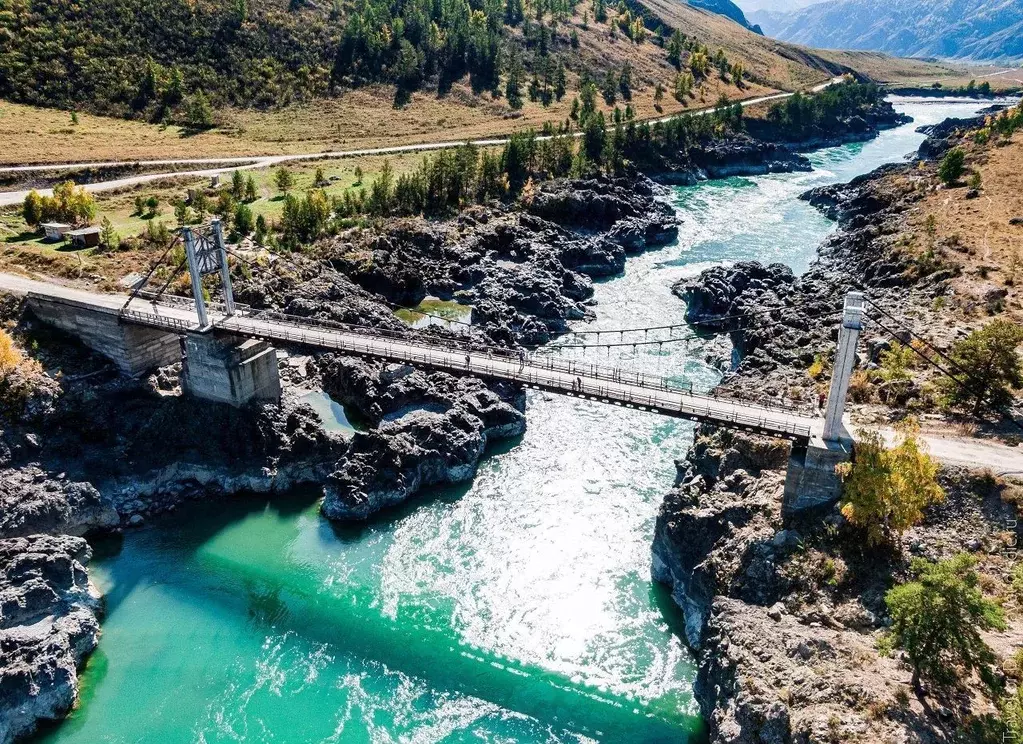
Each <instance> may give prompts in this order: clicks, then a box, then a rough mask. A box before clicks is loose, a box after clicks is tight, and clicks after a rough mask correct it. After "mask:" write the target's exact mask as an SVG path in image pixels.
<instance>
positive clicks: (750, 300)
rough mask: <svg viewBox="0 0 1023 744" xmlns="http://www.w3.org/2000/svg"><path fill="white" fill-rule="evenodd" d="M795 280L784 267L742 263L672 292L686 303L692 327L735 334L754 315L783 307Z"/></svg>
mask: <svg viewBox="0 0 1023 744" xmlns="http://www.w3.org/2000/svg"><path fill="white" fill-rule="evenodd" d="M795 279H796V278H795V276H794V275H793V273H792V269H790V268H789V267H788V266H786V265H784V264H780V263H776V264H770V265H769V266H764V265H763V264H761V263H759V262H756V261H740V262H739V263H737V264H735V265H733V266H714V267H712V268H710V269H707V270H706V271H704V272H703V273H702V274H700V276H699V277H698V278H696V279H692V280H683V281H681V282H678V283H677V284H675V286H674V287H672V292H673V293H674V294H675V295H676V296H677V297H679V298H680V299H681V300H682V301H683V302H685V303H686V315H685V319H686V322H687V323H689V324H690V325H692V326H695V327H696V328H697V329H699V330H705V331H731V330H735V329H736V328H739V327H740V326H741V325H742V320H743V319H744V318H746V317H747V316H749V315H751V314H752V313H756V312H758V311H760V310H763V309H764V308H770V307H778V306H780V305H781V304H782V300H781V298H783V297H785V296H786V295H787V294H788V290H789V289H790V288H791V286H792V284H793V282H795Z"/></svg>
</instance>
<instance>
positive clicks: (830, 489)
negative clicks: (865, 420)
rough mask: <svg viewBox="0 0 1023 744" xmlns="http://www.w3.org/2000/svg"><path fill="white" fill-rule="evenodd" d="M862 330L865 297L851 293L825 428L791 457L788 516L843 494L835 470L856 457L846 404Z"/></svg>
mask: <svg viewBox="0 0 1023 744" xmlns="http://www.w3.org/2000/svg"><path fill="white" fill-rule="evenodd" d="M862 330H863V294H862V293H861V292H850V293H849V294H848V295H846V298H845V312H844V315H843V317H842V325H841V327H840V328H839V331H838V348H837V349H836V351H835V364H834V368H833V371H832V373H831V388H830V389H829V391H828V402H827V407H826V409H825V415H824V425H823V427H821V428H820V429H819V430H814V431H813V432H812V435H811V437H810V441H809V443H808V444H807V445H806V446H805V447H793V448H792V454H791V455H790V456H789V468H788V472H787V473H786V476H785V497H784V508H783V511H784V512H785V513H786V514H794V513H798V512H801V511H805V510H807V509H814V508H817V507H823V506H830V505H831V504H834V503H835V502H836V501H838V499H839V498H840V497H841V495H842V481H841V479H840V478H839V477H838V474H837V473H836V472H835V468H836V467H837V466H838V465H840V464H841V463H843V462H849V461H850V460H851V459H852V456H853V438H852V435H851V434H850V433H849V430H848V428H847V427H846V422H845V402H846V396H847V395H848V394H849V382H850V380H851V379H852V373H853V369H854V368H855V366H856V344H857V342H858V341H859V337H860V331H862Z"/></svg>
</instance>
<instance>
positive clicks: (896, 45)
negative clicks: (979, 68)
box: [749, 0, 1023, 62]
mask: <svg viewBox="0 0 1023 744" xmlns="http://www.w3.org/2000/svg"><path fill="white" fill-rule="evenodd" d="M749 19H750V22H756V23H758V24H759V25H760V26H761V28H762V29H763V30H764V32H765V33H766V34H768V35H769V36H772V37H774V38H777V39H779V40H781V41H786V42H790V43H796V44H806V45H809V46H814V47H818V48H825V49H854V50H872V51H879V52H884V53H886V54H893V55H897V56H902V57H917V58H928V57H937V58H942V59H965V60H972V61H990V62H1012V61H1017V60H1021V59H1023V0H937V1H935V0H890V2H885V3H883V4H880V3H878V2H876V0H827V1H826V2H823V3H819V4H816V5H811V6H809V7H806V8H803V9H801V10H796V11H792V12H780V13H779V12H774V11H763V10H760V11H755V12H752V13H750V14H749Z"/></svg>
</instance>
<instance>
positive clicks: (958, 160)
mask: <svg viewBox="0 0 1023 744" xmlns="http://www.w3.org/2000/svg"><path fill="white" fill-rule="evenodd" d="M965 171H966V153H965V152H963V151H962V149H961V148H959V147H953V148H952V149H951V150H949V151H948V152H947V153H946V154H945V157H944V158H943V159H942V161H941V165H939V166H938V178H940V179H941V182H942V183H944V184H945V185H946V186H952V185H954V184H956V183H958V182H959V179H960V178H961V177H962V175H963V173H964V172H965Z"/></svg>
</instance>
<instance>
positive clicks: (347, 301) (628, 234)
mask: <svg viewBox="0 0 1023 744" xmlns="http://www.w3.org/2000/svg"><path fill="white" fill-rule="evenodd" d="M662 189H663V187H660V186H657V185H656V184H654V183H653V182H651V181H649V180H648V179H645V178H643V177H641V176H634V177H630V178H605V177H601V178H592V179H584V180H566V179H559V180H554V181H550V182H547V183H544V184H542V185H540V186H539V187H538V188H536V189H535V190H534V191H533V192H531V194H530V196H529V197H528V198H524V199H523V202H522V204H521V208H519V209H515V208H512V207H510V206H502V205H494V206H490V207H483V206H476V207H471V208H469V209H467V210H465V211H464V212H462V213H461V214H460V215H459V217H458V219H457V220H445V221H430V220H425V219H414V218H413V219H396V220H389V221H387V223H385V224H384V225H382V226H380V227H378V228H372V229H357V230H350V231H348V232H346V233H344V234H342V235H340V236H338V238H336V239H333V240H328V241H325V242H324V243H322V244H321V246H320V250H319V253H320V254H321V257H322V258H323V259H325V260H327V261H329V263H330V264H331V265H332V266H333V267H334V268H335V269H336V271H334V272H332V271H330V270H329V269H323V268H322V267H321V265H320V264H319V262H318V260H310V259H309V258H306V257H302V256H293V257H292V258H291V259H290V260H289V261H288V266H287V267H286V270H285V271H283V272H281V273H280V275H277V276H273V277H270V278H267V277H265V276H263V275H262V274H259V275H257V274H254V275H253V276H252V278H251V279H248V280H245V281H243V282H242V284H243V285H245V287H246V288H245V289H243V290H242V291H241V292H240V295H239V296H240V298H241V299H242V300H243V301H246V302H250V303H253V304H255V305H257V306H258V307H268V308H271V309H274V310H279V311H284V312H288V313H293V314H296V315H301V316H305V317H316V318H319V319H323V320H331V321H336V322H344V323H357V324H371V325H374V326H375V327H379V328H385V329H393V330H402V329H404V326H403V325H402V324H401V322H400V321H398V320H397V319H396V318H394V317H393V315H392V310H393V309H394V308H395V307H396V306H399V305H400V306H413V305H416V304H417V303H419V302H420V301H421V300H423V299H424V298H425V297H426V296H428V295H430V296H435V297H438V298H440V299H444V300H452V299H453V300H457V301H458V302H461V303H463V304H467V305H471V306H472V307H473V324H474V325H475V326H476V328H475V330H474V331H473V333H475V334H480V335H481V339H483V340H487V341H488V342H491V343H494V342H496V343H501V344H509V345H514V344H540V343H544V342H546V341H549V340H550V339H551V338H552V337H553V336H554V335H556V334H560V333H564V332H565V331H566V330H567V328H568V323H569V321H571V320H577V319H580V318H584V317H586V316H587V312H588V310H587V307H586V305H585V303H587V302H588V301H589V300H590V298H591V297H592V295H593V289H592V283H591V277H606V276H612V275H614V274H616V273H620V272H621V271H622V270H623V269H624V266H625V259H626V256H627V255H630V254H633V253H637V252H640V251H644V250H648V249H650V248H653V247H657V246H660V245H664V244H665V243H668V242H670V241H671V240H673V239H674V238H675V237H676V236H677V235H678V226H677V217H676V215H675V213H674V211H673V210H672V209H671V207H670V206H668V205H667V204H665V203H664V202H663V200H661V199H660V198H659V197H660V195H661V193H662ZM264 273H265V272H264Z"/></svg>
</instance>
